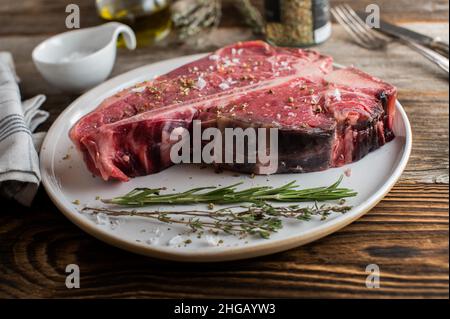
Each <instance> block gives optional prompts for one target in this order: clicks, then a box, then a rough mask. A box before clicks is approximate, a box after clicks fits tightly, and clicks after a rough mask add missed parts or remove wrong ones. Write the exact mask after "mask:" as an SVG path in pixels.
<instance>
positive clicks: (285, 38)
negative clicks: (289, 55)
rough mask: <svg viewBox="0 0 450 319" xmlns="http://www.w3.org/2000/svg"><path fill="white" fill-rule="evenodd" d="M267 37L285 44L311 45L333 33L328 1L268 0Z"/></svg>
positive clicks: (266, 4)
mask: <svg viewBox="0 0 450 319" xmlns="http://www.w3.org/2000/svg"><path fill="white" fill-rule="evenodd" d="M265 9H266V28H265V33H266V39H267V41H268V42H270V43H272V44H275V45H282V46H299V47H302V46H310V45H314V44H318V43H321V42H324V41H325V40H326V39H328V37H329V36H330V34H331V23H330V13H329V3H328V0H266V1H265Z"/></svg>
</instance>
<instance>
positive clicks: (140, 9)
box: [96, 0, 172, 47]
mask: <svg viewBox="0 0 450 319" xmlns="http://www.w3.org/2000/svg"><path fill="white" fill-rule="evenodd" d="M96 4H97V10H98V13H99V15H100V17H102V18H103V19H105V20H109V21H111V20H114V21H120V22H123V23H125V24H128V25H129V26H130V27H131V28H132V29H133V30H134V31H135V33H136V38H137V44H138V46H139V47H143V46H147V45H150V44H152V43H154V42H156V41H160V40H162V39H163V38H165V37H166V36H167V35H168V34H169V33H170V29H171V25H172V22H171V18H170V0H96ZM122 41H123V40H119V45H120V46H123V45H124V43H123V42H122Z"/></svg>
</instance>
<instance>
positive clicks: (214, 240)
mask: <svg viewBox="0 0 450 319" xmlns="http://www.w3.org/2000/svg"><path fill="white" fill-rule="evenodd" d="M205 240H206V243H207V244H208V245H209V246H217V245H218V244H219V239H218V238H217V237H214V236H211V235H206V236H205Z"/></svg>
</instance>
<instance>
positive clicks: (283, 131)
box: [70, 41, 396, 181]
mask: <svg viewBox="0 0 450 319" xmlns="http://www.w3.org/2000/svg"><path fill="white" fill-rule="evenodd" d="M332 64H333V60H332V58H331V57H328V56H324V55H320V54H319V53H317V52H315V51H309V50H302V49H291V48H289V49H288V48H276V47H272V46H270V45H268V44H266V43H264V42H260V41H253V42H244V43H238V44H234V45H231V46H228V47H225V48H222V49H220V50H218V51H216V52H214V53H213V54H210V55H208V56H206V57H204V58H202V59H200V60H197V61H195V62H192V63H189V64H186V65H184V66H182V67H180V68H177V69H175V70H173V71H171V72H169V73H167V74H165V75H162V76H159V77H158V78H156V79H154V80H152V81H147V82H144V83H141V84H138V85H136V86H134V87H132V88H129V89H126V90H123V91H121V92H119V93H117V94H116V95H114V96H112V97H110V98H108V99H106V100H105V101H104V102H103V103H102V104H101V105H100V106H98V107H97V109H95V110H94V111H93V112H91V113H89V114H87V115H86V116H84V117H83V118H81V119H80V120H79V121H78V122H77V123H76V124H75V125H74V127H73V128H72V129H71V131H70V137H71V139H72V141H73V142H74V143H75V144H76V145H77V147H78V149H79V150H80V151H81V152H82V153H83V155H84V159H85V161H86V163H87V166H88V168H89V169H90V171H92V172H93V173H94V174H96V175H99V176H101V177H102V178H103V179H105V180H109V179H118V180H121V181H128V180H129V178H130V177H135V176H141V175H148V174H152V173H156V172H159V171H161V170H162V169H164V168H167V167H169V166H171V165H172V164H173V163H172V162H171V160H170V156H169V155H170V149H171V146H172V145H173V142H171V141H170V139H169V137H170V134H171V132H172V131H173V130H174V129H176V128H179V127H182V128H186V129H191V127H192V122H193V120H195V119H208V121H209V123H211V122H213V124H212V125H214V126H217V127H218V128H220V129H224V128H225V127H243V128H244V127H277V128H278V129H279V167H278V168H277V169H276V171H277V172H278V173H283V172H310V171H317V170H324V169H327V168H329V167H336V166H341V165H344V164H346V163H351V162H353V161H356V160H359V159H360V158H362V157H363V156H365V155H366V154H367V153H369V152H370V151H372V150H375V149H377V148H378V147H380V146H382V145H383V144H385V143H386V142H388V141H390V140H391V139H392V138H393V137H394V135H393V132H392V125H393V119H394V116H395V101H396V89H395V88H394V87H393V86H391V85H389V84H387V83H384V82H382V81H381V80H378V79H376V78H374V77H371V76H370V75H367V74H365V73H363V72H362V71H359V70H357V69H355V68H346V69H340V70H333V66H332ZM227 167H228V168H231V169H233V170H237V171H242V172H249V173H250V172H253V173H260V168H259V167H258V165H257V164H235V165H229V166H227Z"/></svg>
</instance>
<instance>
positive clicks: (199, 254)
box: [40, 53, 412, 262]
mask: <svg viewBox="0 0 450 319" xmlns="http://www.w3.org/2000/svg"><path fill="white" fill-rule="evenodd" d="M205 54H206V53H200V54H193V55H186V56H180V57H176V58H172V59H167V60H162V61H158V62H155V63H151V64H147V65H144V66H141V67H138V68H136V69H133V70H130V71H127V72H125V73H122V74H120V75H117V76H115V77H113V78H111V79H108V80H107V81H105V82H103V83H102V84H100V85H98V86H96V87H94V88H92V89H90V90H89V91H87V92H86V93H84V94H82V95H81V96H79V97H78V98H77V99H75V100H74V101H73V102H72V103H71V104H70V105H69V106H67V108H66V109H65V110H64V111H63V112H61V114H60V115H59V116H58V117H57V118H56V119H55V121H54V122H53V123H52V125H51V127H50V128H49V130H48V132H47V135H46V136H45V139H44V141H43V143H42V147H41V152H40V153H41V154H40V170H41V175H42V176H41V179H42V184H43V186H44V188H45V190H46V192H47V194H48V196H49V197H50V199H51V200H52V202H53V203H54V204H55V206H56V207H57V208H58V210H59V211H61V212H62V213H63V215H64V216H66V218H68V219H69V220H70V221H71V222H72V223H74V224H75V225H76V226H78V227H79V228H81V229H82V230H83V231H85V232H86V233H88V234H89V235H91V236H93V237H95V238H97V239H99V240H101V241H103V242H105V243H107V244H109V245H112V246H115V247H118V248H121V249H124V250H127V251H130V252H133V253H137V254H140V255H145V256H148V257H154V258H159V259H165V260H171V261H177V262H221V261H232V260H241V259H249V258H254V257H259V256H264V255H269V254H273V253H277V252H281V251H286V250H289V249H292V248H295V247H299V246H302V245H305V244H308V243H310V242H313V241H315V240H318V239H320V238H323V237H325V236H328V235H330V234H332V233H334V232H336V231H338V230H340V229H342V228H344V227H346V226H347V225H349V224H351V223H353V222H354V221H355V220H357V219H359V218H361V217H362V216H363V215H365V214H366V213H367V212H368V211H370V210H371V209H372V208H373V207H374V206H375V205H377V204H378V203H379V202H380V201H381V200H382V199H383V198H384V197H385V196H386V194H387V193H389V191H390V190H391V189H392V188H393V187H394V186H395V184H396V183H397V181H398V180H399V179H400V177H401V175H402V174H403V171H404V170H405V168H406V165H407V163H408V160H409V157H410V155H411V150H412V130H411V124H410V122H409V119H408V117H407V114H406V111H405V110H404V108H403V106H402V105H401V103H400V102H399V101H398V100H397V101H396V110H397V112H398V115H399V116H400V117H401V120H402V122H403V124H404V126H405V133H406V134H405V142H404V152H403V154H402V157H401V158H400V161H399V162H398V163H397V165H396V167H395V169H394V171H393V174H392V175H391V176H390V177H389V178H388V179H387V180H386V181H385V182H384V183H383V184H382V185H381V186H380V187H379V188H378V189H377V191H376V192H375V193H374V194H372V195H371V196H369V197H368V198H367V200H366V201H365V203H364V204H361V205H360V206H362V207H361V208H360V211H359V212H358V213H354V214H353V215H351V217H348V218H340V219H337V220H336V221H334V222H333V223H329V224H322V225H319V226H317V227H315V228H313V229H311V230H309V231H306V232H304V233H301V234H298V235H296V236H292V237H290V238H284V239H277V240H275V241H268V242H266V243H258V244H257V245H252V246H242V247H233V248H232V249H230V248H227V247H221V248H217V249H214V250H202V251H195V252H190V251H185V250H179V249H178V250H175V249H168V248H166V249H163V248H159V247H155V246H149V245H144V244H142V243H137V242H136V243H131V242H128V241H126V240H124V239H120V238H118V237H117V236H116V235H112V234H111V233H110V232H108V231H106V230H104V229H101V228H98V227H95V225H94V224H92V223H90V222H89V221H88V220H87V219H86V218H84V217H83V216H82V215H81V214H80V213H79V212H78V211H77V212H75V213H74V212H72V210H71V209H70V207H66V205H65V204H64V203H63V200H62V199H60V198H59V194H58V191H57V189H55V188H54V186H53V184H52V182H51V176H50V175H49V174H47V172H46V169H45V162H46V161H47V160H48V158H47V157H48V156H50V160H51V162H52V164H53V161H54V156H53V155H54V152H50V151H49V150H50V149H51V146H49V143H51V142H50V137H51V136H52V135H54V134H52V133H53V131H54V130H56V128H57V127H59V126H60V125H61V123H60V122H62V120H63V119H64V117H65V115H66V114H67V113H69V112H71V111H72V109H74V108H75V107H76V105H77V104H78V103H80V100H83V99H86V98H88V97H89V96H90V95H93V94H94V93H95V92H96V91H98V90H101V89H103V88H104V89H106V88H108V87H111V86H112V87H115V88H118V87H119V84H120V81H123V80H124V79H127V78H128V77H130V76H131V75H133V74H134V73H136V74H138V73H140V72H141V70H143V69H147V68H149V67H157V65H158V64H161V65H166V64H170V63H171V62H172V63H174V62H177V61H179V60H181V59H186V60H190V59H192V60H194V59H196V58H200V57H201V56H204V55H205ZM336 66H338V67H340V65H339V64H336ZM128 81H130V80H128ZM55 148H56V147H53V149H55ZM49 153H50V154H49ZM74 210H76V209H74ZM347 216H350V215H347Z"/></svg>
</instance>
